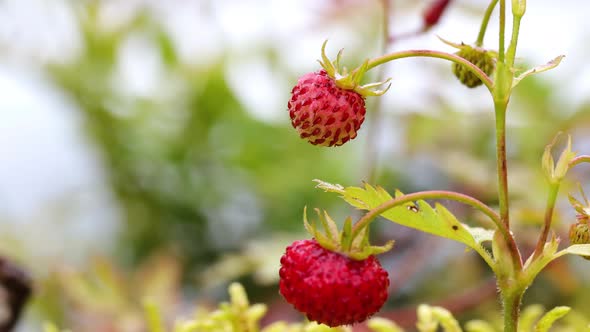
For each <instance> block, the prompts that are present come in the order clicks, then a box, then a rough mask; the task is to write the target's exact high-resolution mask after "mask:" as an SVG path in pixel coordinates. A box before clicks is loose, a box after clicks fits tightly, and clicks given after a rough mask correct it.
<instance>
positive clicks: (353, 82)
mask: <svg viewBox="0 0 590 332" xmlns="http://www.w3.org/2000/svg"><path fill="white" fill-rule="evenodd" d="M327 43H328V40H325V41H324V43H323V44H322V55H321V57H322V60H318V62H319V64H320V65H321V66H322V68H324V70H325V71H326V73H327V74H328V76H330V77H332V78H333V79H334V82H335V83H336V86H338V87H340V88H342V89H345V90H353V91H355V92H357V93H358V94H360V95H362V96H364V97H367V96H381V95H383V94H384V93H386V92H387V90H389V88H390V87H391V83H390V81H391V78H389V79H387V80H385V81H382V82H376V83H369V84H365V85H361V84H360V83H361V81H362V79H363V76H364V75H365V73H366V72H367V70H368V69H369V60H368V59H366V60H365V61H363V63H362V64H361V65H360V66H359V67H357V68H356V69H354V70H352V71H350V72H349V71H348V70H347V69H346V67H340V60H341V58H342V53H343V50H342V49H341V50H340V51H338V55H336V60H334V61H330V59H329V58H328V56H327V55H326V44H327ZM387 83H389V85H387V87H385V88H384V89H381V90H379V89H375V88H377V87H379V86H382V85H385V84H387Z"/></svg>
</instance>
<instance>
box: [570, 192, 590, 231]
mask: <svg viewBox="0 0 590 332" xmlns="http://www.w3.org/2000/svg"><path fill="white" fill-rule="evenodd" d="M579 190H580V194H581V195H582V200H583V201H584V202H583V203H582V202H580V201H579V200H577V199H576V198H575V197H574V196H572V195H571V194H568V198H569V201H570V204H571V205H572V207H573V208H574V209H575V210H576V212H577V213H578V214H577V215H576V218H577V219H578V221H579V222H587V223H590V201H589V200H588V197H587V196H586V194H585V193H584V189H582V186H579Z"/></svg>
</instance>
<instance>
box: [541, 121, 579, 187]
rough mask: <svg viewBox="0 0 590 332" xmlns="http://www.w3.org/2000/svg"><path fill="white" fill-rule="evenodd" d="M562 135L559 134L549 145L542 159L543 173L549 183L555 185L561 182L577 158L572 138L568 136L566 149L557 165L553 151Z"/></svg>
mask: <svg viewBox="0 0 590 332" xmlns="http://www.w3.org/2000/svg"><path fill="white" fill-rule="evenodd" d="M560 135H561V133H557V135H555V138H553V141H552V142H551V143H549V144H547V146H546V147H545V151H544V152H543V158H542V166H543V172H544V173H545V176H546V177H547V179H548V180H549V182H550V183H554V184H556V183H559V182H561V180H562V179H563V178H564V177H565V175H566V174H567V172H568V170H569V164H570V162H571V161H572V160H573V159H574V158H575V157H576V153H575V152H573V151H572V137H571V136H570V135H568V138H567V144H566V147H565V149H563V151H562V152H561V155H560V156H559V159H558V160H557V163H555V161H554V160H553V156H552V150H553V147H554V146H555V144H556V142H557V139H558V138H559V136H560Z"/></svg>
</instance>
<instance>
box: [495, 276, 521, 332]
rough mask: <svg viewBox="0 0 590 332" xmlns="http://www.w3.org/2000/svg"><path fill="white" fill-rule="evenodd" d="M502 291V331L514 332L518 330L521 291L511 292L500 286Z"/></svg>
mask: <svg viewBox="0 0 590 332" xmlns="http://www.w3.org/2000/svg"><path fill="white" fill-rule="evenodd" d="M500 291H501V292H502V306H503V308H502V309H503V314H504V332H516V331H517V330H518V316H519V314H520V303H521V301H522V295H523V292H522V291H516V292H514V293H511V292H509V291H507V290H505V289H502V286H500Z"/></svg>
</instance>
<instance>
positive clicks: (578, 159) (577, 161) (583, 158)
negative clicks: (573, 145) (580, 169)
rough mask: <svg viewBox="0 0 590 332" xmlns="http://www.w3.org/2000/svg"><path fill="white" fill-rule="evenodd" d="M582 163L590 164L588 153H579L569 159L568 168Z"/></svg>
mask: <svg viewBox="0 0 590 332" xmlns="http://www.w3.org/2000/svg"><path fill="white" fill-rule="evenodd" d="M582 163H589V164H590V155H581V156H577V157H575V158H574V159H572V161H570V163H569V165H568V168H569V169H571V168H573V167H574V166H576V165H579V164H582Z"/></svg>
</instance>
